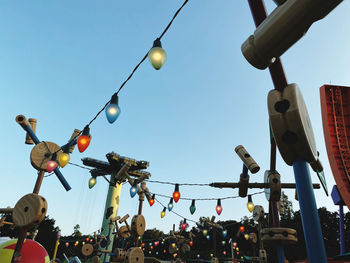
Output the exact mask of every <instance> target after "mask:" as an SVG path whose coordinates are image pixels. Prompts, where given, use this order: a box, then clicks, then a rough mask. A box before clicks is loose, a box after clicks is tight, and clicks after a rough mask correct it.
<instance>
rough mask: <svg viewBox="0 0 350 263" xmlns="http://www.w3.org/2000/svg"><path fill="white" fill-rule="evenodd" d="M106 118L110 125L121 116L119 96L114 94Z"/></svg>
mask: <svg viewBox="0 0 350 263" xmlns="http://www.w3.org/2000/svg"><path fill="white" fill-rule="evenodd" d="M105 111H106V117H107V120H108V122H109V123H113V122H115V121H116V119H118V117H119V115H120V108H119V105H118V95H117V94H113V96H112V98H111V101H110V103H109V105H108V106H107V107H106V110H105Z"/></svg>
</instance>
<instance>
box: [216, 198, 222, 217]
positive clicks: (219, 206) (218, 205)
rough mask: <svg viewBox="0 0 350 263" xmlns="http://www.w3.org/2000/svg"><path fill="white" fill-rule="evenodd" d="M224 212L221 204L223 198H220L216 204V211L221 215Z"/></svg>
mask: <svg viewBox="0 0 350 263" xmlns="http://www.w3.org/2000/svg"><path fill="white" fill-rule="evenodd" d="M221 212H222V206H221V199H218V202H217V205H216V213H217V214H218V215H220V214H221Z"/></svg>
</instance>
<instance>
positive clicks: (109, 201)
mask: <svg viewBox="0 0 350 263" xmlns="http://www.w3.org/2000/svg"><path fill="white" fill-rule="evenodd" d="M115 177H116V174H112V175H111V180H110V182H111V183H110V185H109V188H108V193H107V198H106V206H105V211H104V214H103V221H102V230H101V234H102V235H104V236H105V237H107V245H106V246H104V247H100V248H99V249H102V250H107V251H112V247H113V241H112V240H111V237H110V236H111V232H112V231H110V228H109V223H110V219H111V218H113V217H116V216H117V212H118V208H119V198H120V193H121V190H122V185H121V184H119V183H116V182H115ZM101 262H103V263H109V262H110V255H109V253H103V255H102V258H101Z"/></svg>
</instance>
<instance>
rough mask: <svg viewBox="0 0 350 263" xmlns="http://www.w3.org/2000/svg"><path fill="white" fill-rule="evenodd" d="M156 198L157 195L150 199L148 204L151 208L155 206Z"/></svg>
mask: <svg viewBox="0 0 350 263" xmlns="http://www.w3.org/2000/svg"><path fill="white" fill-rule="evenodd" d="M155 198H156V195H155V194H153V195H152V198H150V199H149V200H148V203H149V206H152V205H154V202H155V200H154V199H155Z"/></svg>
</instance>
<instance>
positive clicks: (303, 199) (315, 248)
mask: <svg viewBox="0 0 350 263" xmlns="http://www.w3.org/2000/svg"><path fill="white" fill-rule="evenodd" d="M293 170H294V176H295V182H296V186H297V192H298V198H299V206H300V214H301V221H302V223H303V230H304V236H305V244H306V251H307V254H308V259H309V261H310V263H327V255H326V250H325V246H324V243H323V237H322V231H321V225H320V218H319V216H318V212H317V207H316V201H315V195H314V192H313V190H312V186H311V178H310V172H309V168H308V166H307V163H306V162H305V161H303V160H296V161H295V162H294V163H293Z"/></svg>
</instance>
